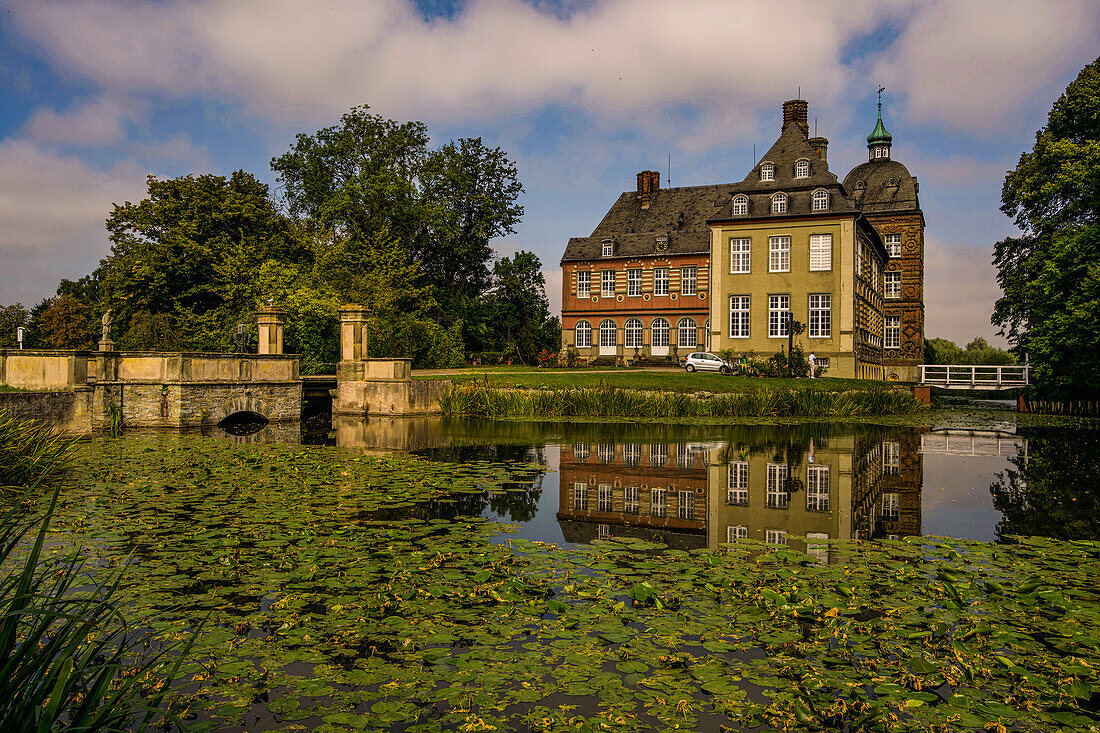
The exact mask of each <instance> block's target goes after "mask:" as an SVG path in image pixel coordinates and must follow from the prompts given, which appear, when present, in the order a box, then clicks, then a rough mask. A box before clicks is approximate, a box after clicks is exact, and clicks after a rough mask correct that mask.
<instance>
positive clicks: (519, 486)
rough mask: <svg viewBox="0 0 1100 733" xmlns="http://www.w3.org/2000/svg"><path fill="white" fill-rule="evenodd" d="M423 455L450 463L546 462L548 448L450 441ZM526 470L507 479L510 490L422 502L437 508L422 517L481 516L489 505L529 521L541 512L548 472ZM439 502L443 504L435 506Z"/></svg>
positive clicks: (500, 513) (505, 485)
mask: <svg viewBox="0 0 1100 733" xmlns="http://www.w3.org/2000/svg"><path fill="white" fill-rule="evenodd" d="M420 455H423V456H424V457H426V458H429V459H431V460H433V461H446V462H448V463H473V462H476V461H488V462H490V463H498V464H517V463H528V464H536V465H540V466H545V465H546V450H545V447H544V446H542V445H534V446H532V445H511V444H508V445H505V444H484V445H469V444H467V445H450V446H447V447H444V448H435V449H432V450H428V451H424V452H422V453H420ZM522 473H523V474H524V475H523V477H522V479H523V480H518V481H505V482H503V484H502V485H503V488H505V489H507V491H504V492H500V493H495V494H490V493H488V492H485V493H481V494H460V495H458V496H456V497H455V500H454V501H453V502H449V501H448V502H429V504H424V505H420V507H418V510H420V509H421V507H423V511H426V512H434V513H433V514H432V516H430V517H422V518H424V519H451V518H454V517H460V516H477V515H480V514H481V513H482V512H483V511H484V510H485V508H486V507H488V508H489V509H490V510H492V511H493V513H494V514H496V515H498V516H501V517H506V518H507V519H508V521H510V522H529V521H531V520H532V519H534V518H535V514H536V513H537V512H538V505H539V497H541V496H542V479H543V477H544V474H543V473H542V472H538V473H537V475H534V476H532V471H530V470H526V471H523V472H522ZM436 504H438V505H439V506H433V505H436ZM406 516H407V515H406ZM414 516H420V515H419V514H416V515H414Z"/></svg>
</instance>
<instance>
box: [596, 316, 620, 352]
mask: <svg viewBox="0 0 1100 733" xmlns="http://www.w3.org/2000/svg"><path fill="white" fill-rule="evenodd" d="M617 341H618V337H617V336H616V331H615V321H601V322H600V346H615V344H616V343H617Z"/></svg>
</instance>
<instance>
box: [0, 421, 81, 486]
mask: <svg viewBox="0 0 1100 733" xmlns="http://www.w3.org/2000/svg"><path fill="white" fill-rule="evenodd" d="M75 442H76V441H75V440H73V439H72V438H67V437H65V436H64V435H62V434H61V433H59V432H57V431H56V430H53V429H52V428H50V427H49V426H47V425H43V424H40V423H35V422H31V421H29V420H19V419H16V418H15V417H12V416H11V415H9V414H8V413H6V412H4V411H2V410H0V486H19V487H26V486H30V485H31V484H33V483H37V484H39V485H44V486H52V485H54V484H55V483H56V482H57V481H59V480H61V478H62V477H63V476H64V475H65V472H66V471H67V470H68V463H67V459H68V457H69V454H70V453H71V452H72V450H73V447H74V445H75Z"/></svg>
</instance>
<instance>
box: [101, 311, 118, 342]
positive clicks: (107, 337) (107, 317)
mask: <svg viewBox="0 0 1100 733" xmlns="http://www.w3.org/2000/svg"><path fill="white" fill-rule="evenodd" d="M100 320H101V322H102V323H103V335H102V336H101V337H100V339H99V350H100V351H114V350H115V342H114V341H111V324H112V323H113V322H114V320H113V319H112V318H111V310H110V309H107V312H106V313H104V314H103V318H102V319H100Z"/></svg>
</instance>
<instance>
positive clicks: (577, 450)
mask: <svg viewBox="0 0 1100 733" xmlns="http://www.w3.org/2000/svg"><path fill="white" fill-rule="evenodd" d="M588 452H589V451H588V443H574V444H573V460H575V461H587V460H588Z"/></svg>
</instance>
